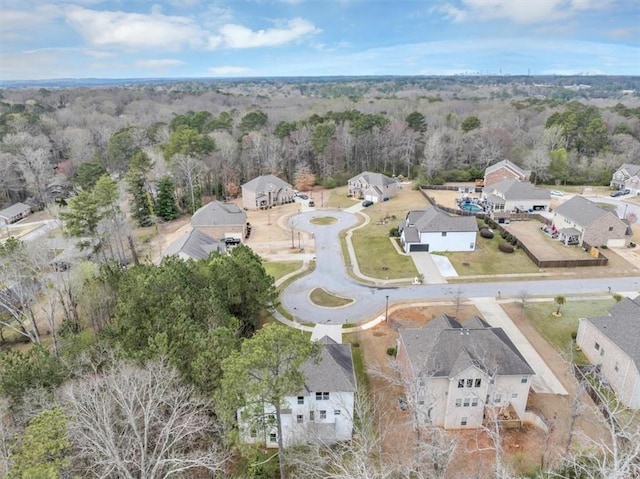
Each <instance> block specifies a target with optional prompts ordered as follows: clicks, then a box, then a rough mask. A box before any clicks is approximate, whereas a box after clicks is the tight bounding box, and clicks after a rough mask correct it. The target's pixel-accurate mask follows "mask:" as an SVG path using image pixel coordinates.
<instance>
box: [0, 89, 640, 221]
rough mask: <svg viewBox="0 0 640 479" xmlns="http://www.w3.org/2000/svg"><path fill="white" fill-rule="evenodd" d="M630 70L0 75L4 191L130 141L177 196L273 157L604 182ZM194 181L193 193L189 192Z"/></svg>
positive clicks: (102, 165) (30, 192)
mask: <svg viewBox="0 0 640 479" xmlns="http://www.w3.org/2000/svg"><path fill="white" fill-rule="evenodd" d="M639 82H640V80H638V79H637V78H634V77H616V78H611V79H609V81H608V82H607V77H566V78H565V77H551V78H545V77H491V78H478V77H443V78H379V79H375V78H374V79H366V78H365V79H344V80H330V79H323V80H319V79H315V80H309V81H303V80H299V79H298V80H286V79H282V80H273V79H271V80H269V79H264V80H254V81H249V80H246V81H235V82H233V81H225V82H222V81H217V82H215V81H211V82H204V81H203V82H196V81H182V82H156V83H132V84H126V85H122V86H118V87H113V86H106V87H91V88H87V87H73V88H56V89H46V88H39V89H36V88H25V89H12V90H10V89H5V90H2V91H1V95H2V98H1V102H0V140H1V143H0V155H1V161H0V168H1V169H2V171H1V174H0V182H2V183H1V186H0V193H2V198H0V201H1V202H2V203H3V204H9V203H12V202H15V201H20V200H26V199H28V198H31V199H32V200H34V201H35V202H38V203H46V202H48V200H50V199H51V198H52V196H59V195H61V191H67V192H68V191H70V189H71V187H78V186H85V187H86V186H87V183H86V182H89V183H91V182H92V181H95V180H96V179H97V178H98V177H99V176H100V175H101V174H102V173H103V172H107V173H109V174H111V175H112V177H113V178H118V177H119V176H124V175H125V174H126V172H127V171H128V170H129V168H130V166H131V160H132V158H134V156H135V154H136V153H141V154H144V155H145V157H146V160H145V161H147V162H148V167H147V168H145V171H144V177H145V181H147V182H149V185H152V186H151V191H155V186H157V184H158V183H159V181H160V179H161V178H162V177H164V176H166V175H169V176H170V177H171V179H172V181H173V183H174V184H175V186H176V187H177V188H178V191H181V192H182V196H183V198H182V206H183V208H184V209H191V208H193V206H194V204H193V203H194V201H191V205H189V200H188V198H189V197H190V198H191V199H192V200H193V198H194V196H199V195H201V194H206V195H215V196H218V197H226V196H235V195H237V193H238V186H239V185H240V184H242V183H243V182H245V181H248V180H250V179H252V178H253V177H255V176H256V175H259V174H265V173H274V174H277V175H280V176H282V177H283V178H284V179H286V180H288V181H290V182H292V183H295V181H296V178H297V176H298V175H300V174H302V173H306V174H309V173H310V174H312V175H314V177H315V179H316V181H318V182H319V183H322V184H323V185H325V186H329V187H330V186H332V185H337V184H343V183H344V182H345V180H346V179H347V178H349V177H350V176H352V175H354V174H356V173H358V172H360V171H363V170H372V171H379V172H384V173H386V174H388V175H403V176H407V177H410V178H414V179H415V178H419V179H421V180H422V181H425V182H442V181H450V180H469V179H473V178H475V177H477V176H478V175H480V174H481V172H482V171H483V170H484V168H485V167H486V166H488V165H489V164H491V163H494V162H496V161H499V160H501V159H504V158H508V159H510V160H512V161H513V162H515V163H517V164H519V165H521V166H524V167H527V168H529V169H531V170H532V171H533V172H534V173H535V176H534V179H535V181H536V182H544V183H554V182H558V183H569V182H571V183H576V184H608V182H609V179H610V175H611V173H612V171H614V170H615V169H616V168H617V167H618V166H619V165H620V164H622V163H639V162H640V106H639V105H640V98H639V97H638V94H637V92H638V91H639V90H638V87H639V86H640V85H638V83H639ZM194 192H195V193H197V195H195V194H194Z"/></svg>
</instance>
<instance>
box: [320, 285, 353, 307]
mask: <svg viewBox="0 0 640 479" xmlns="http://www.w3.org/2000/svg"><path fill="white" fill-rule="evenodd" d="M309 299H310V300H311V302H312V303H315V304H317V305H318V306H322V307H325V308H339V307H341V306H346V305H347V304H351V303H353V300H352V299H349V298H342V297H340V296H336V295H335V294H332V293H330V292H328V291H327V290H326V289H323V288H315V289H314V290H313V291H311V295H310V298H309Z"/></svg>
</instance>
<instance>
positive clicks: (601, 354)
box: [600, 348, 604, 356]
mask: <svg viewBox="0 0 640 479" xmlns="http://www.w3.org/2000/svg"><path fill="white" fill-rule="evenodd" d="M600 356H604V348H600Z"/></svg>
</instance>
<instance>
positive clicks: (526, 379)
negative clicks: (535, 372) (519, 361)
mask: <svg viewBox="0 0 640 479" xmlns="http://www.w3.org/2000/svg"><path fill="white" fill-rule="evenodd" d="M528 380H529V378H528V377H527V376H522V378H521V379H520V384H527V381H528Z"/></svg>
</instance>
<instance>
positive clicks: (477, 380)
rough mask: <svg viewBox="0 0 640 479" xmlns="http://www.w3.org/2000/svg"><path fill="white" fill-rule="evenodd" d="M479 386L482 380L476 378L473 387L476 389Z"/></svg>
mask: <svg viewBox="0 0 640 479" xmlns="http://www.w3.org/2000/svg"><path fill="white" fill-rule="evenodd" d="M481 384H482V379H480V378H477V379H476V382H475V384H474V386H475V387H477V388H479V387H480V385H481Z"/></svg>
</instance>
